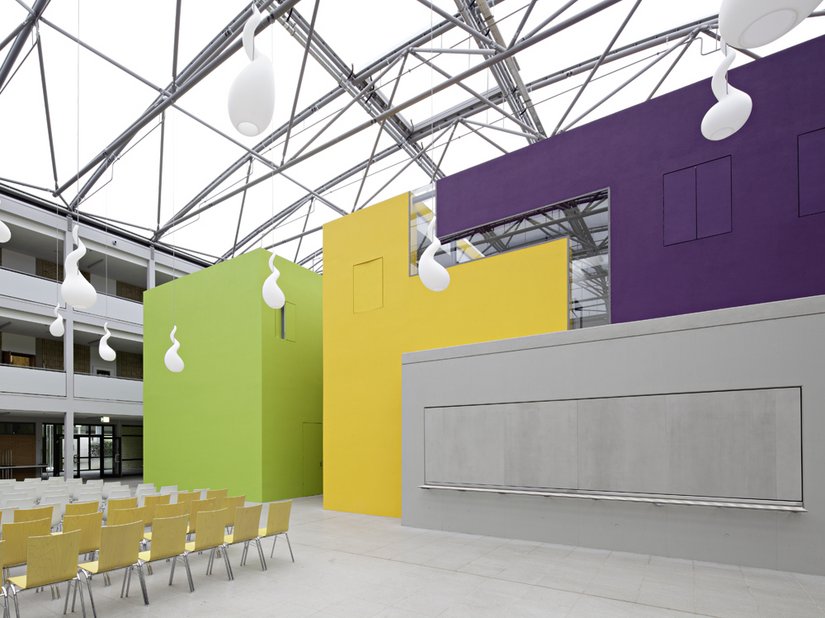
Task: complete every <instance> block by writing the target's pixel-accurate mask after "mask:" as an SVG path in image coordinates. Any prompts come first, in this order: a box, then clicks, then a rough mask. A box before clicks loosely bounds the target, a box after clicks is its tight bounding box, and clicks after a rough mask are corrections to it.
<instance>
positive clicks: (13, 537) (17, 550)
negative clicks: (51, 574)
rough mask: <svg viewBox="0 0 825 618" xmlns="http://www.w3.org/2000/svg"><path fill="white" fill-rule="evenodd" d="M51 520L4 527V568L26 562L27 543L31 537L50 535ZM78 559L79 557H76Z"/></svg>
mask: <svg viewBox="0 0 825 618" xmlns="http://www.w3.org/2000/svg"><path fill="white" fill-rule="evenodd" d="M51 528H52V520H51V519H38V520H37V521H21V522H16V523H11V524H5V525H4V526H3V540H4V541H6V544H5V546H4V550H5V551H4V552H3V564H2V567H3V568H6V567H11V566H16V565H18V564H23V563H24V562H26V547H27V545H26V543H27V542H28V540H29V537H32V536H41V535H44V534H49V531H50V530H51ZM75 558H77V556H75Z"/></svg>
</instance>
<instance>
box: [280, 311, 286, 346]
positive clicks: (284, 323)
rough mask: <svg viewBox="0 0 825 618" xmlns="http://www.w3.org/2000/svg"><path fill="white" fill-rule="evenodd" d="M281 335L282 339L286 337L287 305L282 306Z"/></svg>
mask: <svg viewBox="0 0 825 618" xmlns="http://www.w3.org/2000/svg"><path fill="white" fill-rule="evenodd" d="M279 335H280V337H281V339H286V305H284V306H283V307H281V332H280V333H279Z"/></svg>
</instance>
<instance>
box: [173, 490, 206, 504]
mask: <svg viewBox="0 0 825 618" xmlns="http://www.w3.org/2000/svg"><path fill="white" fill-rule="evenodd" d="M200 497H201V492H199V491H179V492H178V496H177V500H176V503H177V504H189V503H190V502H192V500H197V499H198V498H200Z"/></svg>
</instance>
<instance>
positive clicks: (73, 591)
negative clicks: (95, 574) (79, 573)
mask: <svg viewBox="0 0 825 618" xmlns="http://www.w3.org/2000/svg"><path fill="white" fill-rule="evenodd" d="M72 583H73V584H74V586H73V588H72V613H73V614H74V604H75V601H77V587H78V586H79V585H80V580H79V579H74V580H72Z"/></svg>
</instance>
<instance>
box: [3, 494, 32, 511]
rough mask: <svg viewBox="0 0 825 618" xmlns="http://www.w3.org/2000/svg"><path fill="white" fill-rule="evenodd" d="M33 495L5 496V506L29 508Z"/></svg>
mask: <svg viewBox="0 0 825 618" xmlns="http://www.w3.org/2000/svg"><path fill="white" fill-rule="evenodd" d="M34 503H35V500H34V497H31V498H30V497H28V496H27V497H24V498H7V499H6V506H7V507H14V508H17V509H30V508H33V507H34Z"/></svg>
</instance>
